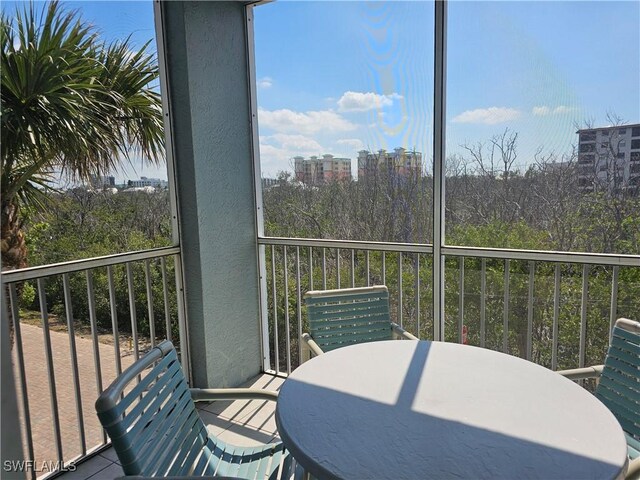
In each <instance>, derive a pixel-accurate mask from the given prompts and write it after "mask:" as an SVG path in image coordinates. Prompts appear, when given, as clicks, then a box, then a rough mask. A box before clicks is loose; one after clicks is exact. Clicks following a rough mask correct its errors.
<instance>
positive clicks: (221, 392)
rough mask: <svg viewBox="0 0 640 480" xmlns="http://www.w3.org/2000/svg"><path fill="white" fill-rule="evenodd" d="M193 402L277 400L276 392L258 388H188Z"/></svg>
mask: <svg viewBox="0 0 640 480" xmlns="http://www.w3.org/2000/svg"><path fill="white" fill-rule="evenodd" d="M189 391H190V392H191V398H193V401H194V402H211V401H213V400H272V401H274V402H275V401H276V400H278V392H274V391H271V390H262V389H260V388H190V389H189Z"/></svg>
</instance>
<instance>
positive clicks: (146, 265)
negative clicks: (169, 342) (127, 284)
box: [144, 260, 156, 348]
mask: <svg viewBox="0 0 640 480" xmlns="http://www.w3.org/2000/svg"><path fill="white" fill-rule="evenodd" d="M144 281H145V285H146V287H147V311H148V312H149V336H150V337H151V348H153V347H155V346H156V324H155V318H156V317H155V315H154V312H153V289H152V288H151V267H150V266H149V260H145V261H144Z"/></svg>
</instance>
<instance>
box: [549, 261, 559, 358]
mask: <svg viewBox="0 0 640 480" xmlns="http://www.w3.org/2000/svg"><path fill="white" fill-rule="evenodd" d="M560 266H561V265H560V264H559V263H557V264H556V266H555V272H554V281H553V327H552V333H551V339H552V340H551V370H557V369H558V322H559V318H560Z"/></svg>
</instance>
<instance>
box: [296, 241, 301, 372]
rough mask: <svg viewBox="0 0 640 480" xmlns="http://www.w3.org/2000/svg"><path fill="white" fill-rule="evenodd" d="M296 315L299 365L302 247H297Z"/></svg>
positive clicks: (299, 361) (299, 360) (299, 359)
mask: <svg viewBox="0 0 640 480" xmlns="http://www.w3.org/2000/svg"><path fill="white" fill-rule="evenodd" d="M296 314H297V315H298V365H300V364H301V363H302V293H301V291H300V247H296Z"/></svg>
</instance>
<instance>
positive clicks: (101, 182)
mask: <svg viewBox="0 0 640 480" xmlns="http://www.w3.org/2000/svg"><path fill="white" fill-rule="evenodd" d="M89 183H90V184H91V187H93V188H109V187H115V186H116V179H115V177H112V176H104V175H91V177H90V180H89Z"/></svg>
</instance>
